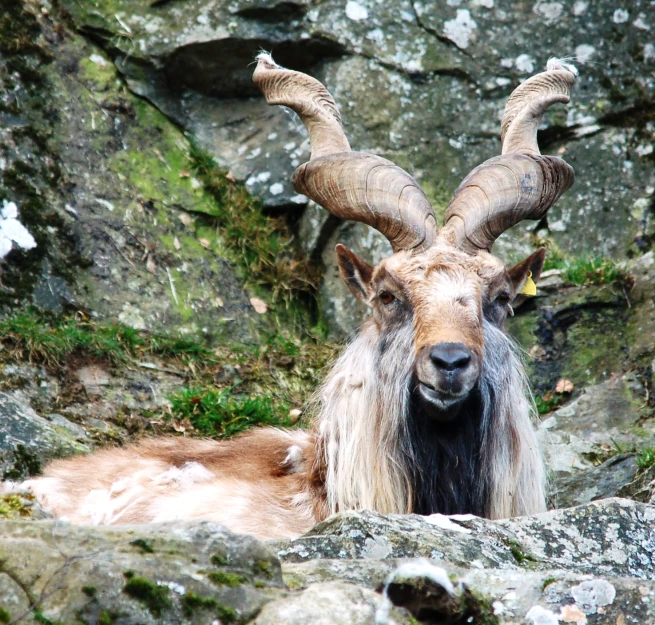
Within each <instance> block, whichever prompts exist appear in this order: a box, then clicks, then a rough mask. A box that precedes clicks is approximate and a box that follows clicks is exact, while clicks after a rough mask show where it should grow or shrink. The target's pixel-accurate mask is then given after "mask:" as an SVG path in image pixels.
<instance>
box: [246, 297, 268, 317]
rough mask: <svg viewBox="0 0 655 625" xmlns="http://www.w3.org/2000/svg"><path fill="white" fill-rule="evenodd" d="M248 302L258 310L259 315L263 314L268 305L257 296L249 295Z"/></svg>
mask: <svg viewBox="0 0 655 625" xmlns="http://www.w3.org/2000/svg"><path fill="white" fill-rule="evenodd" d="M250 303H251V304H252V307H253V308H254V309H255V312H258V313H259V314H260V315H263V314H265V313H266V311H267V310H268V306H267V305H266V302H265V301H263V300H261V299H259V298H258V297H251V298H250Z"/></svg>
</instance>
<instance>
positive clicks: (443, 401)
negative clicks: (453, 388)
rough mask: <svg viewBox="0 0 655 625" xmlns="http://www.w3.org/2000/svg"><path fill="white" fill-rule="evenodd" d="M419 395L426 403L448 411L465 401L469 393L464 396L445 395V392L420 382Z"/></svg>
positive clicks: (418, 386)
mask: <svg viewBox="0 0 655 625" xmlns="http://www.w3.org/2000/svg"><path fill="white" fill-rule="evenodd" d="M417 388H418V392H419V395H420V396H421V398H422V399H423V400H424V401H426V402H427V403H428V404H430V405H432V406H435V407H436V408H439V409H440V410H448V409H449V408H452V407H453V406H454V405H455V404H458V403H459V402H461V401H462V400H463V399H465V398H466V396H467V393H464V394H458V395H455V394H452V393H444V392H443V391H438V390H436V389H435V388H433V387H432V386H430V385H428V384H424V383H423V382H419V383H418V385H417Z"/></svg>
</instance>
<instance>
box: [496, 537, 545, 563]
mask: <svg viewBox="0 0 655 625" xmlns="http://www.w3.org/2000/svg"><path fill="white" fill-rule="evenodd" d="M504 543H505V545H506V546H507V547H508V549H509V550H510V553H511V554H512V556H513V557H514V560H516V563H517V564H519V565H521V566H526V565H528V564H530V563H534V562H538V560H537V558H535V557H534V556H533V555H532V554H530V553H528V552H527V551H524V550H523V547H522V546H521V545H520V544H519V543H518V542H516V541H515V540H512V539H511V538H507V539H505V540H504Z"/></svg>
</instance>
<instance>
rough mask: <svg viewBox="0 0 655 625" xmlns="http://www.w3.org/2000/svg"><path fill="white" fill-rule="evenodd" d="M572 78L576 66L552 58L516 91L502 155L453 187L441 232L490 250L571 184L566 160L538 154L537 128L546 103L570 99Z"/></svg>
mask: <svg viewBox="0 0 655 625" xmlns="http://www.w3.org/2000/svg"><path fill="white" fill-rule="evenodd" d="M574 81H575V68H573V67H572V66H570V65H567V64H565V63H561V62H559V61H557V60H551V61H549V63H548V70H547V71H545V72H542V73H541V74H537V75H536V76H533V77H532V78H529V79H528V80H526V81H525V82H524V83H523V84H522V85H520V86H519V87H517V88H516V89H515V90H514V92H513V93H512V95H511V96H510V97H509V100H508V101H507V105H506V106H505V112H504V115H503V121H502V123H501V139H502V143H503V148H502V156H497V157H495V158H492V159H489V160H488V161H485V162H484V163H482V165H479V166H478V167H476V168H475V169H474V170H473V171H472V172H471V173H470V174H469V175H468V176H467V177H466V178H464V180H463V181H462V183H461V184H460V185H459V187H458V189H457V191H455V195H454V196H453V199H452V200H451V202H450V204H449V205H448V208H447V209H446V216H445V222H444V228H443V229H442V231H441V236H442V237H443V238H444V239H445V240H446V241H448V242H449V243H452V244H453V245H455V246H457V247H459V248H461V249H463V250H464V251H467V252H469V253H475V252H477V251H478V250H491V247H492V246H493V244H494V242H495V241H496V239H497V238H498V237H499V236H500V235H501V234H502V233H503V232H505V231H506V230H509V229H510V228H511V227H512V226H514V225H516V224H517V223H519V222H520V221H523V220H524V219H542V218H543V217H544V215H545V214H546V212H547V211H548V209H549V208H550V207H551V206H552V205H553V204H554V203H555V202H556V201H557V200H558V199H559V198H560V196H561V195H562V194H563V193H564V192H565V191H566V190H567V189H568V188H569V187H570V186H571V185H572V184H573V180H574V173H573V168H572V167H571V166H570V165H569V164H568V163H566V162H565V161H563V160H562V159H560V158H557V157H555V156H542V155H541V154H540V152H539V146H538V145H537V129H538V127H539V124H540V122H541V118H542V116H543V114H544V113H545V112H546V110H547V109H548V107H550V106H551V105H552V104H554V103H556V102H564V103H566V102H568V101H569V89H570V87H571V85H572V84H573V82H574Z"/></svg>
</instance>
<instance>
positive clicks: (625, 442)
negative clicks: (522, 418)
mask: <svg viewBox="0 0 655 625" xmlns="http://www.w3.org/2000/svg"><path fill="white" fill-rule="evenodd" d="M644 397H645V390H644V387H643V386H642V385H641V383H640V382H639V380H638V379H636V377H635V376H634V375H633V374H626V375H624V376H620V377H619V376H617V377H614V378H612V379H610V380H608V381H607V382H603V383H602V384H598V385H596V386H591V387H588V388H585V389H584V390H583V391H582V394H581V395H580V396H579V397H577V398H576V399H574V400H572V401H571V402H569V403H568V404H566V405H564V406H562V407H561V408H558V409H557V410H555V411H554V412H552V413H551V414H550V415H548V416H545V417H544V418H543V420H542V421H541V424H540V425H539V429H538V436H539V439H540V442H541V444H542V448H543V450H544V454H545V456H546V461H547V464H548V466H549V467H550V469H551V470H552V471H554V472H555V473H556V474H563V473H574V472H576V471H578V470H581V469H586V468H589V467H591V466H592V462H591V461H592V460H596V459H597V458H599V457H601V458H602V457H603V456H605V457H606V456H607V455H608V454H611V453H612V452H614V453H617V452H619V451H620V450H632V449H634V448H635V447H648V446H651V445H652V444H653V442H655V429H654V427H655V426H654V425H653V423H652V421H651V420H650V419H647V418H646V417H647V416H648V412H647V410H646V404H645V402H644ZM608 466H609V465H608ZM579 503H582V501H580V502H579Z"/></svg>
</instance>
